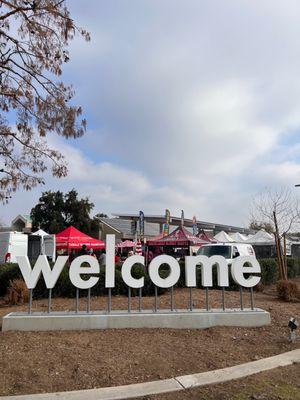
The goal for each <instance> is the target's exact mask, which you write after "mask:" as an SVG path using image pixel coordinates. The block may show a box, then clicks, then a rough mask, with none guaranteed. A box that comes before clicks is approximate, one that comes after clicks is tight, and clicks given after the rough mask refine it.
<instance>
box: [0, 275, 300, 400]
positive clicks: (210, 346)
mask: <svg viewBox="0 0 300 400" xmlns="http://www.w3.org/2000/svg"><path fill="white" fill-rule="evenodd" d="M298 282H299V280H298ZM244 297H245V307H249V305H250V298H249V294H248V293H245V296H244ZM193 298H194V307H201V308H203V307H204V304H205V295H204V291H203V290H201V289H194V290H193ZM92 300H93V301H92V309H94V310H95V309H105V308H106V306H107V299H106V298H105V297H98V298H93V299H92ZM137 304H138V303H137V299H133V300H132V307H133V308H137ZM159 304H160V307H161V308H167V307H169V306H170V296H169V295H168V294H164V295H163V296H160V298H159ZM188 304H189V291H188V290H187V289H176V290H175V305H176V307H177V308H187V307H188ZM74 305H75V300H74V299H53V309H54V310H68V309H69V310H72V309H74ZM210 305H211V306H212V307H218V308H219V307H220V305H221V291H218V290H216V291H210ZM226 305H227V307H229V306H231V307H232V306H235V307H238V306H239V293H236V292H226ZM80 306H81V308H82V310H84V309H86V302H85V299H84V298H81V299H80ZM255 306H257V307H261V308H263V309H265V310H267V311H269V312H270V313H271V318H272V323H271V325H270V326H266V327H261V328H231V327H215V328H210V329H203V330H187V329H184V330H173V329H123V330H107V331H105V330H103V331H101V330H99V331H60V332H59V331H57V332H1V333H0V370H1V374H0V395H13V394H29V393H41V392H56V391H66V390H79V389H88V388H95V387H104V386H112V385H122V384H130V383H137V382H143V381H151V380H156V379H163V378H169V377H172V376H176V375H183V374H191V373H196V372H201V371H207V370H213V369H217V368H222V367H228V366H232V365H236V364H240V363H243V362H248V361H251V360H257V359H259V358H263V357H268V356H271V355H274V354H279V353H283V352H285V351H289V350H292V349H295V348H297V347H300V341H297V342H296V343H293V344H291V343H289V342H288V340H287V337H288V328H287V323H288V319H289V317H291V316H298V319H300V318H299V317H300V316H299V314H300V305H299V303H284V302H281V301H279V300H277V299H276V296H275V291H274V288H268V290H267V291H265V292H263V293H255ZM143 307H144V308H153V307H154V299H153V298H143ZM26 308H27V306H26V305H24V306H17V307H8V306H6V305H5V304H4V300H3V299H2V300H1V301H0V318H1V317H2V316H3V315H5V314H7V313H8V312H10V311H17V310H25V309H26ZM113 308H115V309H126V308H127V298H126V297H114V298H113ZM34 309H35V310H44V311H45V310H46V309H47V301H46V300H38V301H34ZM298 372H299V370H298ZM173 395H174V396H175V394H173ZM178 395H179V394H178ZM169 398H173V397H168V399H169ZM174 398H176V397H174ZM178 398H184V397H183V396H181V397H178ZM187 398H190V397H187ZM195 398H199V397H195ZM204 398H205V397H204ZM207 398H212V397H207ZM215 398H226V397H215ZM230 398H231V397H230Z"/></svg>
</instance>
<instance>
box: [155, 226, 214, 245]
mask: <svg viewBox="0 0 300 400" xmlns="http://www.w3.org/2000/svg"><path fill="white" fill-rule="evenodd" d="M207 243H209V242H208V241H207V240H202V239H200V238H198V237H197V236H194V235H193V234H192V233H190V232H189V231H188V230H187V229H186V228H184V227H183V226H179V227H178V228H177V229H175V231H173V232H172V233H170V234H169V235H168V236H165V237H162V238H161V239H155V238H154V239H152V240H151V239H149V240H147V245H148V246H177V247H188V246H203V245H204V244H207Z"/></svg>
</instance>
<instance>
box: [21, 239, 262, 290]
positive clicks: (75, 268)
mask: <svg viewBox="0 0 300 400" xmlns="http://www.w3.org/2000/svg"><path fill="white" fill-rule="evenodd" d="M67 261H68V256H59V257H57V260H56V262H55V264H54V266H53V268H52V269H51V267H50V265H49V262H48V260H47V257H46V256H45V255H40V256H39V257H38V259H37V261H36V263H35V265H34V267H33V268H31V265H30V262H29V259H28V257H26V256H18V257H17V262H18V264H19V267H20V270H21V273H22V275H23V278H24V281H25V283H26V285H27V287H28V289H34V288H35V287H36V285H37V282H38V280H39V278H40V276H41V275H43V277H44V280H45V283H46V287H47V288H48V289H53V288H54V286H55V284H56V282H57V280H58V278H59V276H60V274H61V272H62V270H63V268H64V266H65V265H66V263H67ZM82 264H87V265H88V266H82ZM135 264H142V265H145V258H144V257H143V256H140V255H133V256H130V257H128V258H127V259H126V260H125V261H124V263H123V265H122V269H121V273H122V278H123V280H124V282H125V284H126V285H127V286H128V287H129V288H142V287H143V286H144V277H141V278H138V279H137V278H134V277H133V276H132V274H131V270H132V267H133V266H134V265H135ZM162 264H168V265H169V269H170V273H169V275H168V276H167V277H165V278H162V277H161V276H160V274H159V268H160V266H161V265H162ZM198 265H200V266H201V283H202V286H204V287H212V286H213V272H212V270H213V265H216V268H217V278H218V285H219V286H220V287H228V286H229V267H228V264H227V261H226V259H225V258H224V257H221V256H212V257H206V256H203V255H198V256H187V257H185V284H186V286H187V287H189V288H192V287H196V286H197V282H196V267H197V266H198ZM230 270H231V275H232V278H233V280H234V281H235V282H236V283H237V284H238V285H240V286H242V287H246V288H253V287H254V286H256V285H257V284H258V283H259V281H260V277H259V276H257V275H253V274H258V273H260V272H261V268H260V265H259V263H258V261H257V259H256V258H255V257H254V256H239V257H237V258H235V259H234V260H233V262H232V265H231V268H230ZM99 273H100V266H99V263H98V261H97V259H96V258H94V257H92V256H88V255H83V256H79V257H77V258H75V259H74V260H73V261H72V263H71V265H70V269H69V276H70V280H71V282H72V284H73V285H74V286H75V287H76V288H78V289H91V288H92V287H93V286H95V285H96V284H97V283H98V281H99V277H97V276H95V275H97V274H99ZM148 273H149V276H150V279H151V281H152V282H153V284H154V285H155V286H157V287H160V288H170V287H173V286H174V285H176V283H177V282H178V280H179V278H180V265H179V263H178V261H177V260H176V259H175V258H174V257H171V256H169V255H160V256H157V257H155V258H154V259H153V260H152V261H151V263H150V264H149V266H148ZM83 274H84V275H85V277H86V276H87V275H91V276H90V277H89V278H88V279H86V278H85V279H83V278H82V276H81V275H83ZM245 274H247V277H245ZM105 287H106V288H114V287H115V235H107V237H106V266H105Z"/></svg>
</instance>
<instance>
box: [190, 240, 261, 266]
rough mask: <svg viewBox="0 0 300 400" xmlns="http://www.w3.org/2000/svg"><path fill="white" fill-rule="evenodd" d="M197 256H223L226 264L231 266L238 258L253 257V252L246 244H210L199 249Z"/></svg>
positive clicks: (249, 245)
mask: <svg viewBox="0 0 300 400" xmlns="http://www.w3.org/2000/svg"><path fill="white" fill-rule="evenodd" d="M197 254H198V255H204V256H207V257H211V256H223V257H225V258H226V260H227V263H228V264H231V263H232V260H233V259H234V258H236V257H239V256H255V252H254V249H253V247H252V246H251V244H248V243H211V244H205V245H204V246H202V247H200V249H199V250H198V252H197Z"/></svg>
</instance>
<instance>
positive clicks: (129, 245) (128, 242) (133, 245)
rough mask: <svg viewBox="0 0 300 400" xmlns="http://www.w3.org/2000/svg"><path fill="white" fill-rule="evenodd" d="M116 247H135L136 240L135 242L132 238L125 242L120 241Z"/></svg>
mask: <svg viewBox="0 0 300 400" xmlns="http://www.w3.org/2000/svg"><path fill="white" fill-rule="evenodd" d="M116 247H117V248H118V249H123V248H126V247H129V248H130V247H135V242H133V241H132V240H125V241H124V242H120V243H118V244H117V245H116Z"/></svg>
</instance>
